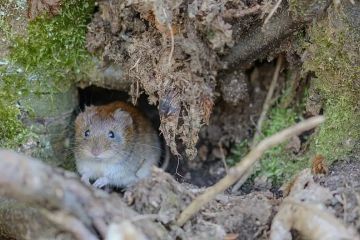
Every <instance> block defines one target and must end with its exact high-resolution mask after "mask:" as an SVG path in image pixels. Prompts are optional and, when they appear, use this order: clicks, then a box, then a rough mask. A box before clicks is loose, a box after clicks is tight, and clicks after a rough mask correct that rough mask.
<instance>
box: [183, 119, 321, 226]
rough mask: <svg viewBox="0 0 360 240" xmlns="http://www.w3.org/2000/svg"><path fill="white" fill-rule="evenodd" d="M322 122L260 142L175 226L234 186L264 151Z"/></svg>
mask: <svg viewBox="0 0 360 240" xmlns="http://www.w3.org/2000/svg"><path fill="white" fill-rule="evenodd" d="M324 121H325V118H324V117H323V116H317V117H312V118H309V119H307V120H305V121H302V122H300V123H298V124H296V125H294V126H292V127H289V128H286V129H284V130H282V131H280V132H278V133H276V134H275V135H273V136H270V137H268V138H265V139H264V140H262V141H261V142H260V143H259V144H258V145H257V146H256V147H255V148H254V149H252V150H251V151H250V152H249V153H248V154H247V155H246V156H245V157H244V158H243V159H242V160H241V161H240V162H239V163H238V164H237V165H236V166H235V167H233V168H231V169H230V170H229V174H228V175H226V176H225V177H224V178H223V179H221V180H220V181H219V182H218V183H217V184H215V185H214V186H212V187H209V188H208V189H207V190H206V191H205V192H204V193H203V194H201V195H200V196H198V197H197V198H196V199H195V200H194V201H193V202H192V203H191V204H190V205H189V206H188V207H187V208H185V210H183V211H182V213H181V214H180V216H179V218H178V220H177V224H178V225H179V226H182V225H184V224H185V223H186V221H187V220H189V219H190V218H191V216H193V215H194V214H195V213H197V212H198V211H199V210H200V208H201V207H202V206H204V205H205V204H206V203H208V202H209V201H211V200H212V199H213V198H214V197H215V196H216V195H217V194H219V193H221V192H223V191H225V190H226V189H227V188H228V187H230V186H231V185H232V184H234V183H235V182H236V181H237V180H238V179H240V178H241V177H242V176H243V175H244V173H245V172H246V171H247V170H248V169H249V168H250V167H251V166H253V165H254V163H255V162H256V161H257V160H258V159H259V158H260V157H261V156H262V154H263V153H264V152H265V151H266V150H268V149H269V148H271V147H274V146H276V145H278V144H280V143H282V142H284V141H285V140H287V139H289V138H291V137H293V136H296V135H299V134H301V133H302V132H304V131H307V130H310V129H312V128H314V127H316V126H318V125H319V124H321V123H323V122H324Z"/></svg>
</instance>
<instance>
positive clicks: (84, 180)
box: [81, 174, 91, 185]
mask: <svg viewBox="0 0 360 240" xmlns="http://www.w3.org/2000/svg"><path fill="white" fill-rule="evenodd" d="M81 181H82V182H83V183H85V184H86V185H91V184H90V179H89V176H88V175H86V174H84V175H82V176H81Z"/></svg>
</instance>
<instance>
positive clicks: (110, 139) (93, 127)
mask: <svg viewBox="0 0 360 240" xmlns="http://www.w3.org/2000/svg"><path fill="white" fill-rule="evenodd" d="M132 134H133V121H132V118H131V116H130V114H129V113H128V112H126V111H123V110H121V109H112V110H111V111H104V109H102V107H94V106H91V107H86V108H85V111H84V112H82V113H80V114H79V115H78V116H77V118H76V120H75V144H76V150H75V156H76V158H77V159H82V160H95V161H115V160H118V159H119V158H121V159H123V158H126V157H127V156H128V155H129V154H130V153H129V152H128V151H127V150H126V149H127V146H128V145H129V144H130V139H131V136H132Z"/></svg>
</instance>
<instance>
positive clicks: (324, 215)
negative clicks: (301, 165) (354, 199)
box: [270, 169, 359, 240]
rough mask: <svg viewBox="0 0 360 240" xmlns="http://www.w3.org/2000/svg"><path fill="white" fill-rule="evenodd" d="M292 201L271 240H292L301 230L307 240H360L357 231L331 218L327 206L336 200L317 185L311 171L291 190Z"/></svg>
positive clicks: (287, 202) (275, 225) (285, 206)
mask: <svg viewBox="0 0 360 240" xmlns="http://www.w3.org/2000/svg"><path fill="white" fill-rule="evenodd" d="M287 191H289V194H288V197H287V198H285V199H284V201H283V203H282V204H281V205H280V209H279V211H278V213H277V214H276V216H275V217H274V219H273V222H272V225H271V234H270V239H271V240H278V239H292V236H291V230H297V232H299V233H300V235H301V236H303V237H304V238H305V239H310V240H312V239H314V240H315V239H320V240H325V239H330V240H331V239H334V240H335V239H349V240H350V239H359V236H358V235H357V233H356V232H355V231H354V229H352V228H349V227H345V226H344V224H343V223H342V222H341V221H340V220H339V219H337V218H336V217H335V216H334V215H333V214H331V213H330V212H329V211H328V210H327V208H326V205H325V203H326V202H329V201H331V200H332V199H333V195H332V193H331V192H330V190H328V189H326V188H324V187H322V186H320V185H319V184H317V183H315V181H314V179H313V175H312V174H311V173H310V169H305V170H303V171H302V172H300V173H299V174H298V175H297V176H296V177H295V178H294V179H293V180H292V181H291V184H289V186H288V187H287Z"/></svg>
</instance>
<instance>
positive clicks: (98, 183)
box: [93, 177, 109, 188]
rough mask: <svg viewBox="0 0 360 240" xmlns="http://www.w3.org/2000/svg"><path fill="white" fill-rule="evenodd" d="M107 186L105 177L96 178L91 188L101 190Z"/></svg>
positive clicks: (107, 181) (107, 180) (107, 182)
mask: <svg viewBox="0 0 360 240" xmlns="http://www.w3.org/2000/svg"><path fill="white" fill-rule="evenodd" d="M108 184H109V179H108V178H106V177H101V178H98V179H97V180H96V181H95V182H94V183H93V186H94V187H97V188H102V187H104V186H106V185H108Z"/></svg>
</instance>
